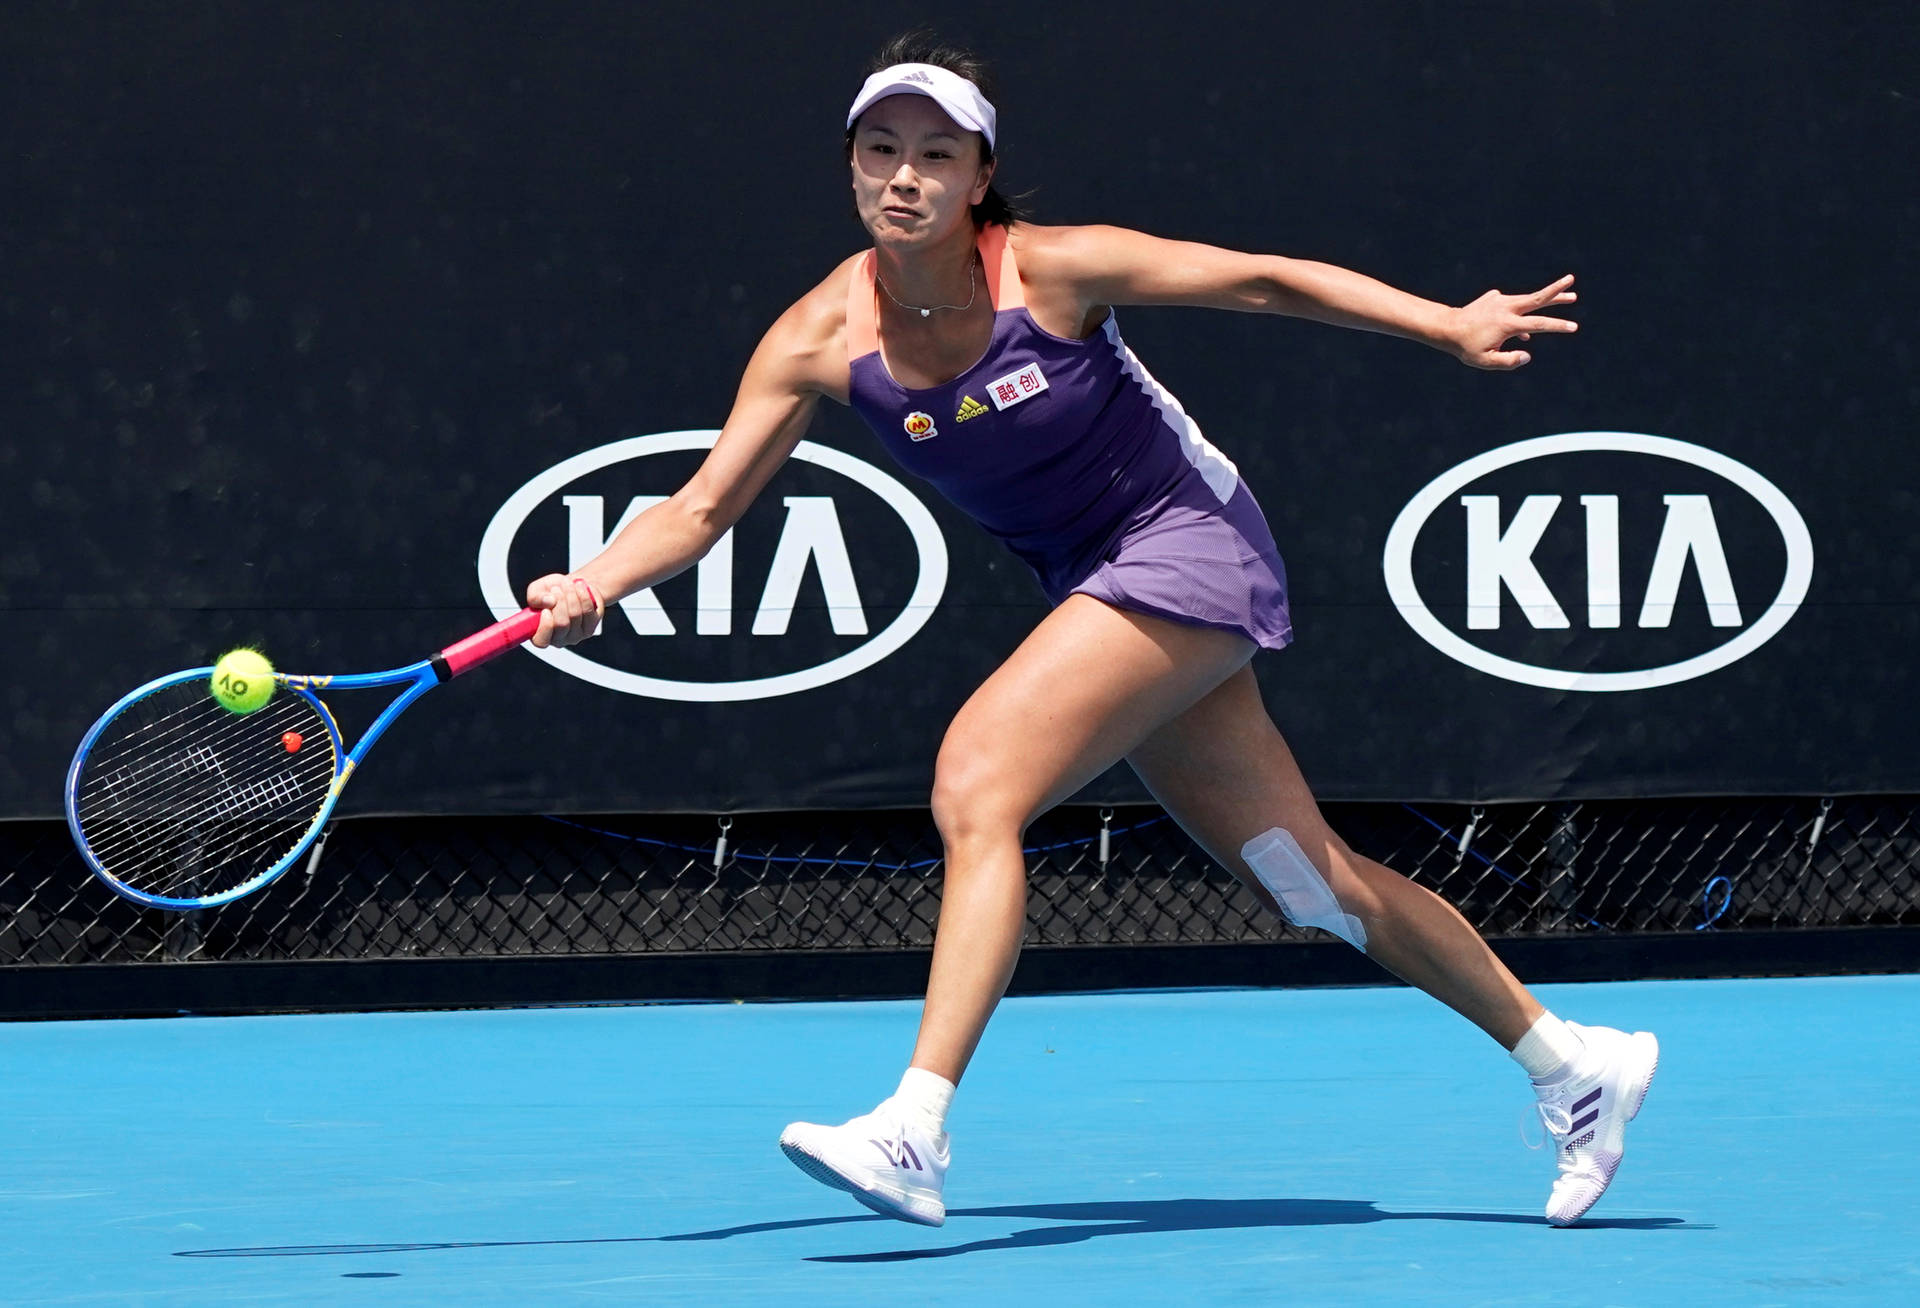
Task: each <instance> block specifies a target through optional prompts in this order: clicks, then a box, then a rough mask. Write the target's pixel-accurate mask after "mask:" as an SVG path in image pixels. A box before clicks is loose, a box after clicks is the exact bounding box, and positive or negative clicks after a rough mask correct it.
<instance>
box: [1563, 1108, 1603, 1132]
mask: <svg viewBox="0 0 1920 1308" xmlns="http://www.w3.org/2000/svg"><path fill="white" fill-rule="evenodd" d="M1599 1120H1600V1110H1599V1109H1597V1108H1596V1109H1594V1110H1593V1111H1592V1112H1591V1113H1588V1114H1587V1115H1586V1116H1585V1117H1583V1118H1581V1119H1580V1120H1579V1121H1577V1122H1575V1123H1574V1124H1573V1125H1572V1126H1570V1127H1568V1128H1567V1134H1569V1135H1571V1134H1573V1133H1574V1132H1575V1131H1584V1130H1585V1129H1586V1128H1588V1127H1590V1126H1592V1125H1593V1124H1594V1123H1595V1122H1597V1121H1599Z"/></svg>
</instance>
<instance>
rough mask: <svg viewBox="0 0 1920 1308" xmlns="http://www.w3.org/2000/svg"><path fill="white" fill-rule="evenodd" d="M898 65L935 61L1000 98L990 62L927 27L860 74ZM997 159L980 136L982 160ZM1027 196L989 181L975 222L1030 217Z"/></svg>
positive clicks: (893, 44) (891, 45)
mask: <svg viewBox="0 0 1920 1308" xmlns="http://www.w3.org/2000/svg"><path fill="white" fill-rule="evenodd" d="M895 64H932V65H933V66H934V67H935V68H944V69H946V70H947V71H948V72H950V73H957V74H959V75H960V76H961V77H964V78H966V79H967V80H968V81H969V82H972V83H973V84H974V85H975V86H977V87H979V88H980V94H981V95H984V96H986V97H987V102H988V103H989V104H993V103H995V102H996V101H997V100H998V98H999V88H998V87H996V86H995V85H994V80H993V73H992V72H991V71H989V70H988V68H987V61H986V60H984V59H982V58H981V57H980V56H979V55H978V54H976V53H974V52H973V51H972V50H969V49H967V48H966V47H965V46H963V45H955V44H953V43H952V42H949V41H943V40H941V39H940V37H938V36H936V35H935V34H934V33H932V32H929V31H926V30H924V29H922V30H918V31H912V32H902V33H901V34H900V35H899V36H896V37H894V38H893V39H892V40H891V41H889V42H887V43H886V44H885V45H883V46H881V47H880V51H879V53H878V54H876V55H874V57H873V58H872V59H871V60H869V61H868V63H867V67H866V70H865V71H864V72H862V73H861V74H860V75H861V77H863V78H866V77H872V76H873V75H874V74H875V73H877V72H880V71H881V70H882V69H885V68H891V67H893V66H894V65H895ZM846 149H847V157H848V158H852V157H853V128H851V127H849V128H847V140H846ZM993 158H994V153H993V142H991V141H989V140H987V138H986V137H985V135H980V162H982V163H992V162H993ZM1024 199H1025V197H1024V196H1018V197H1014V198H1009V197H1008V196H1007V195H1005V194H1004V193H1003V192H1002V191H1001V190H1000V188H999V187H997V186H995V185H994V184H993V183H992V182H989V183H987V193H986V194H985V195H984V196H982V197H981V199H980V203H979V204H976V205H974V206H973V225H974V226H975V227H985V226H987V225H988V224H990V223H991V224H998V225H999V226H1001V227H1006V226H1010V225H1011V224H1013V223H1016V222H1019V221H1020V220H1022V219H1024V218H1025V217H1026V216H1027V209H1026V206H1025V205H1024V204H1023V203H1021V201H1022V200H1024Z"/></svg>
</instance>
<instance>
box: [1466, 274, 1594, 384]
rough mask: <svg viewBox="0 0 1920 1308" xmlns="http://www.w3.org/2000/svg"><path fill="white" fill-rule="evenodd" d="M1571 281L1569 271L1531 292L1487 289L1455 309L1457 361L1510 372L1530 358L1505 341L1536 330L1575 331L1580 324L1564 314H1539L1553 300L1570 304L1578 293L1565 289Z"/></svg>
mask: <svg viewBox="0 0 1920 1308" xmlns="http://www.w3.org/2000/svg"><path fill="white" fill-rule="evenodd" d="M1572 285H1573V274H1572V273H1568V274H1567V275H1566V276H1565V277H1562V278H1561V279H1560V280H1559V281H1557V282H1554V283H1553V284H1552V285H1551V286H1546V287H1543V288H1542V289H1540V290H1537V291H1535V292H1533V293H1532V294H1531V295H1503V294H1501V293H1500V292H1499V291H1488V292H1487V293H1486V294H1485V295H1483V296H1481V297H1480V298H1479V299H1477V300H1475V301H1474V302H1473V303H1472V304H1469V305H1466V306H1465V307H1463V308H1459V309H1455V310H1454V311H1453V312H1454V327H1453V332H1452V336H1453V346H1454V352H1455V353H1456V354H1457V355H1459V358H1460V362H1462V363H1464V364H1466V365H1467V366H1469V367H1472V368H1488V369H1492V370H1494V371H1496V372H1511V371H1512V370H1513V369H1515V368H1519V367H1523V366H1524V365H1526V364H1527V363H1529V362H1531V361H1532V359H1533V355H1531V354H1529V353H1528V352H1527V351H1525V350H1509V349H1507V348H1506V345H1507V342H1509V341H1513V340H1520V341H1530V340H1532V339H1533V334H1534V333H1535V332H1577V331H1579V330H1580V324H1579V323H1577V322H1572V321H1569V320H1568V319H1566V318H1552V317H1542V316H1540V310H1542V309H1545V308H1547V307H1549V306H1550V305H1555V304H1572V303H1573V302H1574V301H1575V300H1577V299H1579V298H1580V297H1579V296H1577V295H1575V294H1574V293H1573V292H1572V291H1571V290H1569V289H1567V288H1568V287H1570V286H1572Z"/></svg>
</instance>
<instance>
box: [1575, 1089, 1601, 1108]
mask: <svg viewBox="0 0 1920 1308" xmlns="http://www.w3.org/2000/svg"><path fill="white" fill-rule="evenodd" d="M1599 1102H1600V1087H1599V1086H1595V1087H1594V1088H1593V1089H1592V1091H1590V1092H1589V1093H1587V1094H1585V1095H1583V1096H1581V1099H1580V1102H1579V1103H1577V1104H1575V1105H1574V1106H1573V1111H1574V1112H1576V1113H1577V1112H1579V1111H1580V1110H1581V1109H1583V1108H1587V1107H1590V1106H1591V1105H1593V1104H1597V1103H1599Z"/></svg>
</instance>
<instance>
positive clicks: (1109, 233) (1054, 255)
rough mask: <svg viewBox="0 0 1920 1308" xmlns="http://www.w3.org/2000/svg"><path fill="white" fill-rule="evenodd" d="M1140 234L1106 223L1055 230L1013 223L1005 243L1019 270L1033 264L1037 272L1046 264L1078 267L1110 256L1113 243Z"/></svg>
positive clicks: (1114, 245) (1054, 226) (1037, 225)
mask: <svg viewBox="0 0 1920 1308" xmlns="http://www.w3.org/2000/svg"><path fill="white" fill-rule="evenodd" d="M1139 236H1140V232H1135V230H1129V229H1125V227H1110V225H1106V223H1081V225H1073V227H1058V225H1048V227H1043V225H1039V223H1014V225H1012V227H1008V229H1006V244H1008V246H1012V250H1014V259H1016V261H1018V263H1020V267H1021V271H1025V269H1027V265H1029V263H1031V265H1035V269H1037V271H1041V269H1046V267H1050V265H1079V263H1087V261H1096V259H1100V257H1102V255H1106V254H1110V252H1112V250H1114V248H1116V246H1117V244H1125V242H1129V240H1137V238H1139Z"/></svg>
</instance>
